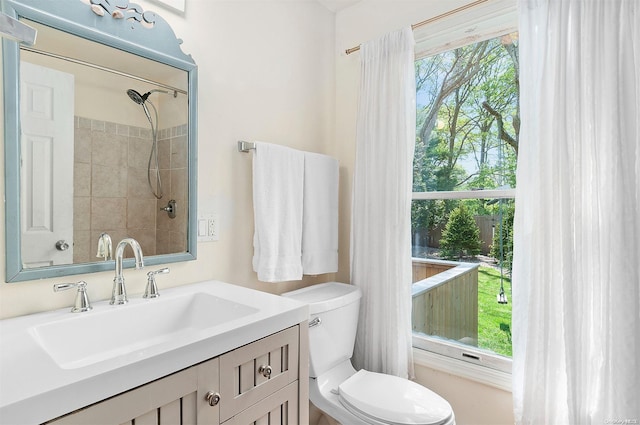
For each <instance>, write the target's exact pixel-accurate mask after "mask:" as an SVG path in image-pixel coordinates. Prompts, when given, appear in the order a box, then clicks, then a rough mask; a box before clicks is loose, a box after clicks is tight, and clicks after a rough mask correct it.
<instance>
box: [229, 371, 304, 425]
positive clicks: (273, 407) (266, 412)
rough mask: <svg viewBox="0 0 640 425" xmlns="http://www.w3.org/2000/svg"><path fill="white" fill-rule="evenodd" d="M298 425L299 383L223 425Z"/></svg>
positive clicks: (278, 392)
mask: <svg viewBox="0 0 640 425" xmlns="http://www.w3.org/2000/svg"><path fill="white" fill-rule="evenodd" d="M254 424H255V425H297V424H298V382H297V381H296V382H293V383H291V384H289V385H287V386H286V387H284V388H283V389H281V390H279V391H277V392H275V393H274V394H271V395H270V396H268V397H267V398H265V399H263V400H261V401H259V402H258V403H256V404H254V405H253V406H251V407H249V408H248V409H245V410H243V411H242V412H240V413H238V414H237V415H236V416H234V417H233V418H231V419H229V420H228V421H227V422H224V424H223V425H254Z"/></svg>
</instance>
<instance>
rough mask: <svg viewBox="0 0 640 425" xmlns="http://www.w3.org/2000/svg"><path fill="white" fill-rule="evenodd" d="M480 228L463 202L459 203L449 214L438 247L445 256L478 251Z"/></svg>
mask: <svg viewBox="0 0 640 425" xmlns="http://www.w3.org/2000/svg"><path fill="white" fill-rule="evenodd" d="M481 246H482V244H481V242H480V230H478V226H477V225H476V221H475V220H474V219H473V215H471V213H470V212H469V210H467V208H466V207H465V206H464V204H460V205H459V206H458V207H457V208H456V209H454V210H453V211H451V214H449V220H448V221H447V225H446V226H445V228H444V231H443V232H442V239H440V248H442V254H443V255H444V257H445V258H451V259H453V258H456V257H457V258H459V259H460V258H462V257H463V256H465V255H466V256H475V255H478V254H479V253H480V248H481Z"/></svg>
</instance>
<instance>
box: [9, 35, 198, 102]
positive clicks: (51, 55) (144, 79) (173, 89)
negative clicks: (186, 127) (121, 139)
mask: <svg viewBox="0 0 640 425" xmlns="http://www.w3.org/2000/svg"><path fill="white" fill-rule="evenodd" d="M20 49H21V50H25V51H27V52H31V53H36V54H39V55H44V56H49V57H52V58H56V59H62V60H65V61H67V62H72V63H76V64H78V65H83V66H88V67H90V68H94V69H99V70H100V71H106V72H110V73H112V74H116V75H120V76H122V77H127V78H132V79H134V80H138V81H141V82H143V83H147V84H152V85H155V86H158V87H162V88H163V89H167V90H171V91H172V92H174V97H175V96H176V93H182V94H186V95H188V93H187V92H186V91H185V90H182V89H179V88H176V87H172V86H169V85H167V84H163V83H159V82H157V81H153V80H148V79H146V78H142V77H138V76H137V75H132V74H129V73H127V72H122V71H118V70H117V69H112V68H107V67H105V66H100V65H96V64H95V63H91V62H85V61H83V60H80V59H76V58H70V57H68V56H62V55H58V54H56V53H52V52H46V51H44V50H38V49H34V48H33V47H26V46H20Z"/></svg>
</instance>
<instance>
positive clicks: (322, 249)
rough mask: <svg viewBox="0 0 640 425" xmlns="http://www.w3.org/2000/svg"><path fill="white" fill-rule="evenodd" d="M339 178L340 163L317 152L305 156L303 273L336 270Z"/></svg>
mask: <svg viewBox="0 0 640 425" xmlns="http://www.w3.org/2000/svg"><path fill="white" fill-rule="evenodd" d="M338 179H339V164H338V161H337V160H336V159H334V158H331V157H330V156H327V155H321V154H317V153H311V152H305V153H304V197H303V198H304V201H303V202H304V204H303V208H302V210H303V213H302V270H303V273H304V274H308V275H317V274H322V273H334V272H337V271H338V183H339V182H338Z"/></svg>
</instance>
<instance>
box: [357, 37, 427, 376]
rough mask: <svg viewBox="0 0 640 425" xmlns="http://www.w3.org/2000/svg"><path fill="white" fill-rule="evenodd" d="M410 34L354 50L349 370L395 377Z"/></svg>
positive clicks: (405, 362) (402, 348)
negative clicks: (355, 299) (359, 294)
mask: <svg viewBox="0 0 640 425" xmlns="http://www.w3.org/2000/svg"><path fill="white" fill-rule="evenodd" d="M414 44H415V43H414V39H413V32H412V31H411V29H410V28H407V29H404V30H401V31H397V32H393V33H390V34H387V35H385V36H384V37H382V38H380V39H378V40H374V41H371V42H367V43H365V44H363V45H362V47H361V49H360V57H361V83H360V100H359V110H358V121H357V136H356V138H357V142H356V162H355V172H354V179H353V180H354V182H353V185H354V187H353V207H352V219H351V221H352V224H351V282H352V283H353V284H355V285H357V286H359V287H360V288H362V291H363V298H362V301H361V304H360V319H359V324H358V334H357V338H356V348H355V352H354V363H355V366H356V367H357V368H364V369H367V370H370V371H374V372H384V373H389V374H392V375H397V376H401V377H408V376H412V375H413V361H412V354H411V239H410V233H411V192H412V169H413V151H414V146H415V127H416V126H415V115H416V103H415V102H416V100H415V96H416V90H415V71H414V60H415V59H414Z"/></svg>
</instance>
